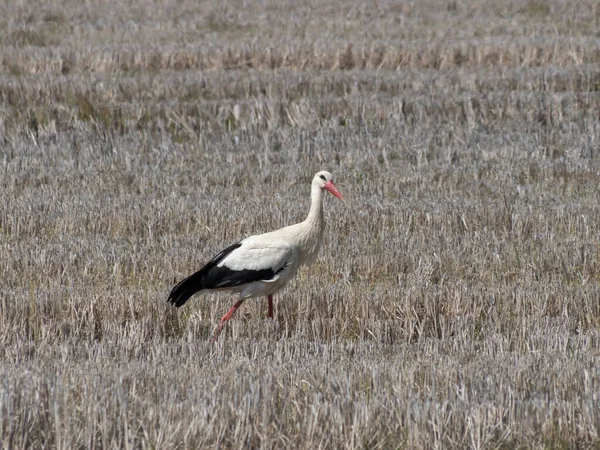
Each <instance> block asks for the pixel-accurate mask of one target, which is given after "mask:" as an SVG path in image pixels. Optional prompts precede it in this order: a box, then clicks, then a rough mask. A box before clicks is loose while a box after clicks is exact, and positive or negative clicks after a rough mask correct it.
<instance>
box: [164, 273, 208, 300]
mask: <svg viewBox="0 0 600 450" xmlns="http://www.w3.org/2000/svg"><path fill="white" fill-rule="evenodd" d="M202 289H204V274H203V273H202V271H198V272H196V273H195V274H193V275H190V276H189V277H187V278H184V279H183V280H181V281H180V282H179V283H177V284H176V285H175V287H174V288H173V289H172V290H171V293H170V294H169V298H168V299H167V301H168V302H169V303H172V304H174V305H175V306H177V307H178V308H179V307H181V306H183V305H184V304H185V302H187V301H188V300H189V299H190V297H191V296H192V295H194V294H195V293H196V292H198V291H201V290H202Z"/></svg>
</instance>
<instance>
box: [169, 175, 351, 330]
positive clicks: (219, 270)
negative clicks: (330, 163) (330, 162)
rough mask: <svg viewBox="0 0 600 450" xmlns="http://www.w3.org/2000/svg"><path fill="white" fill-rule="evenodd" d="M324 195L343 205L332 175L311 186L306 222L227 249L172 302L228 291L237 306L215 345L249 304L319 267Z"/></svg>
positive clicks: (178, 289)
mask: <svg viewBox="0 0 600 450" xmlns="http://www.w3.org/2000/svg"><path fill="white" fill-rule="evenodd" d="M323 190H327V191H329V192H331V193H332V194H333V195H335V196H336V197H338V198H340V199H342V200H343V197H342V195H341V194H340V192H339V191H338V190H337V188H336V187H335V185H334V184H333V181H332V176H331V174H330V173H329V172H325V171H321V172H318V173H317V174H316V175H315V177H314V178H313V182H312V185H311V199H312V202H311V207H310V211H309V213H308V216H307V218H306V220H304V221H303V222H300V223H297V224H295V225H290V226H287V227H284V228H281V229H279V230H276V231H271V232H269V233H264V234H258V235H254V236H250V237H247V238H245V239H243V240H241V241H240V242H238V243H236V244H233V245H231V246H229V247H227V248H226V249H225V250H223V251H222V252H220V253H219V254H218V255H216V256H215V257H214V258H213V259H212V260H211V261H209V262H208V263H207V264H206V265H205V266H204V267H203V268H202V269H200V270H199V271H198V272H196V273H194V274H193V275H190V276H189V277H187V278H185V279H184V280H182V281H180V282H179V283H178V284H177V285H176V286H175V287H174V288H173V289H172V290H171V293H170V295H169V298H168V301H169V302H171V303H173V304H174V305H175V306H177V307H180V306H183V304H185V302H186V301H187V300H188V299H189V298H190V297H192V296H193V295H194V294H195V293H196V292H199V291H204V290H210V291H229V292H232V293H236V294H238V298H239V300H238V302H237V303H236V304H235V305H234V306H233V307H232V308H231V310H230V311H229V312H228V313H227V314H226V315H225V316H223V318H222V319H221V322H220V323H219V325H218V327H217V330H215V335H214V337H213V339H216V338H217V337H218V334H219V332H220V331H221V329H222V327H223V325H224V324H225V322H226V321H227V320H229V318H230V317H231V315H233V313H234V312H235V310H236V309H237V308H238V307H239V306H240V305H241V304H242V302H243V301H244V300H245V299H248V298H251V297H260V296H267V297H268V299H269V317H272V316H273V304H272V295H273V294H275V293H276V292H277V291H279V290H280V289H282V288H283V287H284V286H285V285H286V284H287V283H288V282H289V281H290V280H291V279H292V278H293V277H294V276H295V275H296V273H297V272H298V269H299V268H300V267H302V266H303V265H308V264H311V263H312V262H314V260H315V259H316V257H317V254H318V251H319V248H320V247H321V242H322V238H323V230H324V225H325V221H324V217H323Z"/></svg>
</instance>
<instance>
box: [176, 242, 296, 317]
mask: <svg viewBox="0 0 600 450" xmlns="http://www.w3.org/2000/svg"><path fill="white" fill-rule="evenodd" d="M241 245H242V243H241V242H238V243H237V244H233V245H231V246H229V247H227V248H226V249H225V250H223V251H222V252H221V253H219V254H218V255H217V256H215V257H214V258H213V259H211V260H210V262H209V263H208V264H206V265H205V266H204V267H203V268H202V269H200V270H199V271H198V272H196V273H194V274H193V275H190V276H189V277H187V278H185V279H184V280H182V281H180V282H179V283H178V284H177V285H176V286H175V287H174V288H173V290H172V291H171V293H170V294H169V298H168V299H167V301H168V302H170V303H173V304H174V305H175V306H177V307H180V306H183V304H184V303H185V302H187V301H188V300H189V298H190V297H191V296H192V295H194V294H195V293H196V292H198V291H201V290H204V289H222V288H231V287H236V286H241V285H243V284H248V283H253V282H255V281H269V280H272V279H273V278H275V277H276V276H277V274H278V273H280V272H281V271H282V270H284V269H285V268H286V267H287V263H286V264H284V265H283V266H282V267H280V268H278V269H277V270H273V269H272V268H267V269H259V270H253V269H242V270H233V269H230V268H229V267H227V266H225V265H222V266H220V267H219V265H218V264H219V263H220V262H221V261H222V260H223V259H225V258H226V257H227V256H228V255H229V254H230V253H231V252H233V251H234V250H235V249H237V248H240V247H241Z"/></svg>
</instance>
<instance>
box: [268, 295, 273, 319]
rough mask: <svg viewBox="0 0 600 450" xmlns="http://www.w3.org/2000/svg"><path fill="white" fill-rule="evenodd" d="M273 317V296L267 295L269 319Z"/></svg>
mask: <svg viewBox="0 0 600 450" xmlns="http://www.w3.org/2000/svg"><path fill="white" fill-rule="evenodd" d="M272 318H273V296H272V295H269V319H272Z"/></svg>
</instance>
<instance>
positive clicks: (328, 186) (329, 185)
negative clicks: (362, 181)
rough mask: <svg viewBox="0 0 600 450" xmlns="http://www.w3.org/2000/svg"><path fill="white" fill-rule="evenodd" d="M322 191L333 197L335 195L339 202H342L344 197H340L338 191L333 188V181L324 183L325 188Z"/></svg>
mask: <svg viewBox="0 0 600 450" xmlns="http://www.w3.org/2000/svg"><path fill="white" fill-rule="evenodd" d="M323 189H325V190H327V191H329V192H331V193H332V194H333V195H335V196H336V197H337V198H339V199H340V200H344V197H342V194H340V191H338V189H337V188H336V187H335V184H333V181H328V182H327V183H325V186H323Z"/></svg>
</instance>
